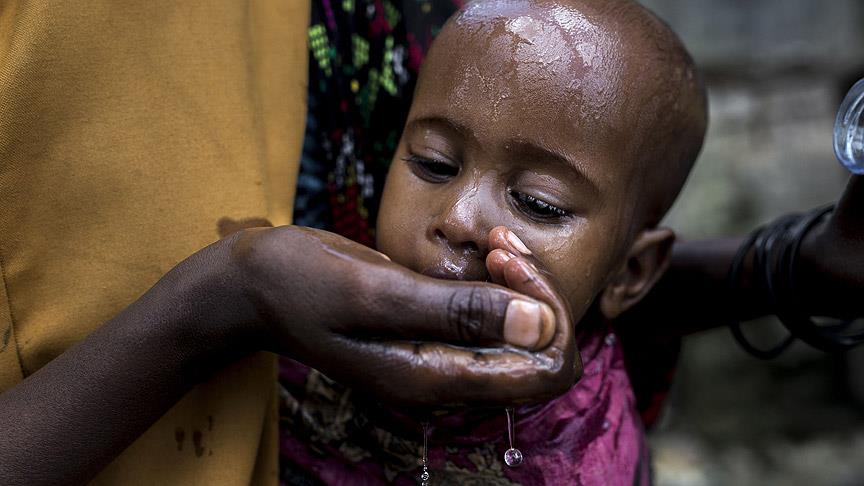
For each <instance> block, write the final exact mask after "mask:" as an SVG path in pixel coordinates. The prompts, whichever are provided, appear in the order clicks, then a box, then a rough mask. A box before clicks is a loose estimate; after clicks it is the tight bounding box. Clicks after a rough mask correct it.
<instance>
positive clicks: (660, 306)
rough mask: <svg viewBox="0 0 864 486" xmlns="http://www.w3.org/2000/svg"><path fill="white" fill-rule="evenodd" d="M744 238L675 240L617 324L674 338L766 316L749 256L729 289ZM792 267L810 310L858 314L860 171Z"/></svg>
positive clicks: (862, 216)
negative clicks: (662, 267)
mask: <svg viewBox="0 0 864 486" xmlns="http://www.w3.org/2000/svg"><path fill="white" fill-rule="evenodd" d="M744 241H745V238H729V239H715V240H697V241H681V242H678V243H676V244H675V246H674V248H673V255H672V262H671V265H670V267H669V270H668V271H667V273H666V274H665V275H664V277H663V278H662V279H661V280H660V281H659V282H658V284H657V285H656V286H655V287H654V288H653V289H652V290H651V292H650V293H649V294H648V296H646V298H645V299H644V300H643V301H642V302H640V303H639V304H638V305H636V306H635V307H633V308H632V309H631V310H630V311H629V312H628V313H627V314H625V315H624V316H622V318H621V320H620V321H619V322H618V323H616V324H617V325H619V326H623V327H626V329H627V331H628V332H633V333H635V334H651V335H661V336H675V335H684V334H689V333H692V332H697V331H700V330H704V329H709V328H712V327H716V326H724V325H728V324H729V323H730V321H732V320H747V319H753V318H756V317H759V316H765V315H770V314H773V313H774V309H772V308H771V305H770V303H769V302H766V301H765V296H764V295H763V294H762V293H761V292H760V291H758V289H756V288H755V287H754V286H753V285H752V281H753V278H752V274H753V271H754V268H753V258H752V254H751V255H748V257H747V258H746V259H745V261H744V265H743V266H742V268H741V276H740V281H739V293H737V295H734V296H733V295H731V293H730V292H729V289H728V285H727V275H728V272H729V268H730V265H731V263H732V261H733V259H734V258H735V255H736V253H737V251H738V248H739V247H740V246H741V245H742V244H743V243H744ZM751 253H752V251H751ZM799 265H800V267H799V274H798V277H797V278H796V284H797V285H798V287H799V295H797V296H796V297H797V298H798V299H800V302H801V304H802V305H803V308H805V309H807V311H808V312H809V313H810V314H811V315H818V316H827V317H837V318H848V317H860V316H862V315H864V299H862V298H861V295H862V291H864V177H862V176H853V177H852V178H851V180H850V181H849V184H848V185H847V187H846V190H845V191H844V193H843V195H842V197H841V198H840V200H839V201H838V203H837V207H836V210H835V211H834V213H833V214H832V215H831V216H830V217H828V218H826V219H825V220H823V221H822V222H821V223H820V224H818V225H817V226H815V227H814V228H813V229H812V230H811V231H810V232H809V233H808V234H807V235H805V237H804V240H803V242H802V245H801V252H800V256H799Z"/></svg>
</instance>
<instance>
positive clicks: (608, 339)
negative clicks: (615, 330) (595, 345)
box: [603, 332, 615, 346]
mask: <svg viewBox="0 0 864 486" xmlns="http://www.w3.org/2000/svg"><path fill="white" fill-rule="evenodd" d="M603 342H604V343H606V346H612V345H613V344H615V335H614V334H612V333H611V332H610V333H609V334H607V335H606V337H605V338H603Z"/></svg>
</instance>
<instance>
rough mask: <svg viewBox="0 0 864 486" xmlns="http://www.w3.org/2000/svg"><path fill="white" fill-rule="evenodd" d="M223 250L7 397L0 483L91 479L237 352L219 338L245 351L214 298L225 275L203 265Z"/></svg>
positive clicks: (211, 252)
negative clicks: (230, 351)
mask: <svg viewBox="0 0 864 486" xmlns="http://www.w3.org/2000/svg"><path fill="white" fill-rule="evenodd" d="M222 253H224V252H220V249H219V248H212V247H211V249H208V250H205V253H204V254H203V256H204V257H205V258H203V259H202V258H199V259H197V260H195V261H192V262H184V264H181V266H180V267H178V268H177V269H175V270H173V271H172V272H171V273H169V274H168V275H166V276H165V277H164V278H163V279H162V280H161V281H160V282H159V283H158V284H157V285H156V286H154V287H153V288H152V289H151V290H150V291H148V292H147V293H146V294H145V295H144V296H142V297H141V299H139V300H138V301H137V302H135V303H134V304H132V305H131V306H130V307H128V308H127V309H126V310H124V311H123V312H122V313H121V314H120V315H118V316H117V317H115V318H114V319H112V320H111V321H109V322H107V323H105V324H104V325H103V326H101V327H100V328H99V329H98V330H96V331H95V332H94V333H92V334H91V335H90V336H88V337H87V338H85V339H84V340H83V341H81V342H80V343H78V344H77V345H75V346H73V347H72V348H70V349H69V350H67V351H66V352H65V353H63V354H62V355H60V356H59V357H58V358H57V359H55V360H53V361H52V362H51V363H49V364H48V365H46V366H45V367H43V368H42V369H40V370H38V371H37V372H36V373H34V374H33V375H31V376H29V377H28V378H27V379H26V380H24V381H23V382H22V383H20V384H19V385H17V386H16V387H14V388H12V389H10V390H8V391H6V392H5V393H3V394H2V395H0V430H2V431H3V433H2V434H0V478H2V481H0V482H2V483H3V484H28V485H33V484H76V483H82V482H86V481H87V480H88V479H90V478H91V477H92V476H93V475H95V474H96V473H98V472H99V471H100V470H101V469H102V468H103V467H104V466H105V465H107V464H108V462H110V461H111V460H112V459H113V458H114V457H115V456H116V455H117V454H119V453H120V452H122V451H123V450H124V449H125V448H126V447H127V446H128V445H129V444H130V443H131V442H132V441H134V440H135V438H137V437H138V436H139V435H140V434H141V433H143V432H144V431H145V430H146V429H147V428H148V427H149V426H150V425H151V424H152V423H153V422H154V421H156V420H157V419H158V418H159V417H160V416H161V415H162V414H164V413H165V412H166V411H167V410H168V409H169V408H170V407H171V406H172V405H173V404H174V403H175V402H176V401H177V400H178V399H179V398H180V397H181V396H182V395H183V394H184V393H185V392H187V391H188V390H189V389H190V388H191V387H192V386H193V385H194V384H195V383H197V382H199V381H201V380H202V379H204V378H205V377H206V376H208V375H209V374H210V373H211V372H212V371H213V370H215V369H216V368H218V367H220V366H221V365H223V364H224V363H226V362H227V361H228V360H230V359H232V358H234V356H229V355H227V354H226V353H225V352H224V351H223V350H224V346H223V344H221V343H227V342H231V343H232V344H234V345H235V348H234V349H235V351H234V352H235V353H236V352H240V353H242V352H243V347H242V346H237V344H238V341H239V342H242V339H238V338H237V337H236V336H234V335H229V334H230V333H233V331H232V330H231V329H232V327H231V326H227V325H225V323H226V322H227V319H228V318H229V316H226V315H218V314H216V313H214V312H213V311H214V310H215V309H216V308H217V306H215V305H214V304H213V303H214V302H216V301H217V299H224V298H225V296H222V295H218V293H216V294H214V289H215V288H218V286H216V285H213V284H212V281H213V280H214V279H218V278H219V277H218V276H215V275H213V272H212V269H211V268H210V266H208V265H205V264H202V262H204V261H207V260H210V259H219V258H224V254H222ZM212 267H213V268H216V267H218V266H217V265H213V266H212ZM219 308H225V306H219ZM230 318H231V319H234V320H236V319H237V317H236V316H232V317H230ZM235 328H236V326H235Z"/></svg>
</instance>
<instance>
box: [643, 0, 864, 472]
mask: <svg viewBox="0 0 864 486" xmlns="http://www.w3.org/2000/svg"><path fill="white" fill-rule="evenodd" d="M642 3H643V4H644V5H646V6H647V7H649V8H650V9H651V10H653V11H654V12H655V13H657V14H658V15H659V16H660V17H661V18H663V19H664V20H666V21H667V22H668V23H669V24H670V25H671V26H672V28H673V29H674V30H675V31H676V32H677V33H678V34H679V35H680V36H681V38H682V39H683V41H684V43H685V45H687V47H688V48H689V50H690V52H691V53H692V54H693V56H694V58H695V59H696V62H697V64H698V65H699V67H700V68H701V70H702V72H703V73H704V74H705V76H706V81H707V85H708V92H709V100H710V113H711V116H710V125H709V129H708V136H707V138H706V144H705V147H704V149H703V152H702V155H701V156H700V159H699V161H698V162H697V164H696V168H695V170H694V172H693V174H692V175H691V176H690V180H689V182H688V184H687V186H686V188H685V190H684V192H683V194H682V195H681V197H680V198H679V200H678V202H677V203H676V205H675V207H674V208H673V210H672V212H671V214H670V215H669V217H668V218H667V224H669V225H670V226H672V227H673V228H675V229H676V230H677V231H678V232H679V234H680V235H682V236H684V237H685V238H702V237H710V236H719V235H732V234H744V233H745V232H747V231H748V230H749V229H752V228H754V227H755V226H756V225H757V224H759V223H763V222H766V221H769V220H771V219H773V218H774V217H776V216H778V215H780V214H783V213H785V212H790V211H796V210H803V209H807V208H810V207H813V206H817V205H821V204H823V203H826V202H830V201H831V200H834V199H836V198H837V196H838V195H839V194H840V193H841V192H842V190H843V187H844V184H845V182H846V180H847V177H848V175H847V173H845V171H844V170H843V169H842V167H841V166H840V165H839V164H838V163H837V162H836V160H835V159H834V156H833V152H832V145H831V141H832V138H831V129H832V127H833V123H834V116H835V114H836V110H837V107H838V105H839V103H840V100H841V99H842V97H843V95H844V94H845V93H846V91H847V90H848V89H849V88H850V87H851V85H852V84H853V83H854V82H855V81H856V80H857V79H859V78H860V77H862V76H864V2H862V1H860V0H831V1H828V2H822V1H815V0H758V1H754V0H643V1H642ZM745 332H746V333H748V335H752V336H753V341H754V342H757V343H764V344H765V345H766V347H767V345H769V344H771V343H773V342H776V340H779V337H780V336H782V331H780V329H779V325H778V324H777V323H776V322H772V321H771V320H766V321H764V322H754V323H752V324H750V325H748V326H747V327H746V328H745ZM650 440H651V445H652V450H653V457H654V469H655V479H656V482H657V484H658V485H661V486H669V485H694V486H697V485H698V486H702V485H730V484H734V485H773V484H778V485H799V484H800V485H862V484H864V349H858V350H853V351H852V352H849V353H846V354H844V355H833V356H829V355H825V354H823V353H821V352H819V351H815V350H813V349H811V348H809V347H807V346H806V345H801V344H796V345H795V346H793V347H792V348H791V349H790V350H788V351H787V352H786V353H785V354H784V355H783V356H781V357H780V358H778V359H775V360H772V361H760V360H758V359H755V358H752V357H750V356H749V355H747V354H746V353H745V352H744V351H742V350H741V349H739V348H738V346H737V344H736V343H735V342H734V340H733V339H732V337H731V334H730V333H729V331H728V330H727V329H716V330H714V331H710V332H705V333H702V334H698V335H694V336H691V337H688V338H686V340H685V343H684V347H683V352H682V357H681V360H680V362H679V368H678V375H677V378H676V380H675V385H674V388H673V391H672V393H671V395H670V399H669V403H668V404H667V409H666V411H665V413H664V416H663V419H662V420H661V422H660V424H659V426H658V427H656V428H655V429H654V430H653V431H651V433H650Z"/></svg>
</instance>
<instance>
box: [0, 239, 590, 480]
mask: <svg viewBox="0 0 864 486" xmlns="http://www.w3.org/2000/svg"><path fill="white" fill-rule="evenodd" d="M513 300H528V301H532V300H533V299H531V298H529V297H526V296H523V295H521V294H518V293H515V292H513V291H511V290H509V289H505V288H503V287H498V286H494V285H491V284H480V283H477V284H470V283H465V282H454V281H444V280H436V279H431V278H428V277H424V276H421V275H418V274H415V273H413V272H410V271H408V270H406V269H404V268H402V267H400V266H398V265H395V264H393V263H390V262H389V261H388V260H387V259H385V258H384V257H383V256H382V255H381V254H379V253H377V252H375V251H373V250H370V249H368V248H366V247H363V246H361V245H359V244H355V243H353V242H350V241H348V240H346V239H344V238H341V237H339V236H336V235H333V234H330V233H326V232H321V231H316V230H309V229H304V228H299V227H281V228H269V229H257V230H249V231H244V232H240V233H236V234H235V235H232V236H230V237H228V238H225V239H223V240H221V241H219V242H217V243H215V244H213V245H211V246H210V247H207V248H205V249H204V250H202V251H200V252H198V253H196V254H194V255H192V256H191V257H190V258H188V259H186V260H185V261H183V262H182V263H181V264H180V265H178V266H177V267H175V268H174V269H173V270H172V271H171V272H169V273H168V274H167V275H166V276H165V277H163V278H162V279H161V280H160V281H159V282H158V283H157V284H156V285H155V286H154V287H153V288H151V289H150V290H149V291H148V292H147V293H145V294H144V295H143V296H142V297H141V298H140V299H139V300H138V301H136V302H134V303H133V304H132V305H130V306H129V307H128V308H126V309H125V310H124V311H123V312H121V313H120V314H119V315H118V316H116V317H115V318H113V319H112V320H110V321H108V322H107V323H105V324H104V325H103V326H101V327H100V328H99V329H98V330H96V331H95V332H94V333H92V334H91V335H90V336H88V337H87V338H85V339H84V340H83V341H81V342H80V343H78V344H77V345H75V346H73V347H71V348H70V349H68V350H67V351H66V352H64V353H63V354H62V355H60V356H59V357H58V358H57V359H55V360H54V361H52V362H50V363H49V364H47V365H46V366H44V367H43V368H41V369H40V370H38V371H37V372H35V373H34V374H32V375H30V376H29V377H28V378H27V379H26V380H24V381H23V382H22V383H20V384H18V385H17V386H15V387H13V388H11V389H9V390H7V391H6V392H4V393H3V394H2V395H0V431H2V433H0V482H2V483H3V484H4V485H16V484H27V485H37V484H79V483H84V482H86V481H87V480H88V479H90V478H92V477H93V476H94V475H95V474H96V473H98V472H99V471H100V470H101V469H102V468H103V467H105V466H106V465H107V464H108V463H109V462H110V461H111V460H112V459H113V458H114V457H115V456H116V455H118V454H119V453H120V452H122V451H123V450H124V449H125V448H126V447H127V446H128V445H129V444H130V443H131V442H132V441H134V440H135V438H137V437H138V436H139V435H140V434H141V433H143V432H144V431H145V430H146V429H147V428H148V427H149V426H150V425H151V424H152V423H153V422H154V421H155V420H157V419H158V418H159V417H160V416H162V414H164V413H165V412H166V411H167V410H168V409H169V408H170V407H171V406H172V405H173V404H174V403H175V402H176V401H177V400H178V399H180V398H181V397H182V396H183V395H184V393H186V392H187V391H188V390H189V389H190V388H191V387H192V386H194V385H195V384H196V383H199V382H201V381H203V380H206V379H207V377H208V376H209V375H210V374H211V373H212V372H214V371H216V370H218V369H219V368H221V367H223V366H225V365H227V364H229V363H231V362H232V361H234V360H236V359H239V358H241V357H243V356H245V355H247V354H249V353H252V352H255V351H259V350H271V351H277V352H281V353H284V354H286V355H288V356H290V357H292V358H295V359H297V360H298V361H301V362H303V363H305V364H307V365H309V366H313V367H315V368H317V369H319V370H320V371H322V372H324V373H325V374H328V375H329V376H331V377H333V378H334V379H338V380H341V381H343V382H347V383H351V384H352V386H355V387H356V388H357V389H358V390H361V391H363V392H368V393H370V394H372V395H373V396H376V397H379V398H381V399H389V400H390V401H392V402H394V403H398V404H401V405H405V406H412V405H417V406H423V405H430V404H456V403H487V404H493V403H494V404H498V403H512V402H513V401H518V400H521V399H525V398H526V397H537V398H544V397H548V396H554V395H557V394H559V393H561V392H563V391H564V390H558V389H555V388H556V387H555V386H549V383H550V379H555V378H557V379H558V382H559V383H564V384H565V385H566V386H567V387H569V386H570V385H572V383H573V382H574V381H575V380H576V379H577V378H578V373H579V371H580V370H577V369H572V368H573V367H570V368H571V369H566V367H564V368H562V367H561V366H560V363H557V364H556V363H554V362H552V360H549V359H544V358H545V356H541V355H543V354H545V353H548V352H550V349H551V348H554V347H555V346H554V345H552V346H546V343H538V344H537V345H536V346H537V347H538V348H539V347H543V346H546V349H543V350H541V351H537V352H519V353H510V352H506V351H504V352H502V351H501V350H500V349H499V350H494V351H491V352H488V355H487V356H483V357H481V358H482V361H483V366H473V367H472V366H470V364H471V362H472V360H475V359H478V358H477V356H476V355H477V354H479V353H482V350H474V349H471V348H467V349H462V350H457V349H456V348H449V350H448V351H442V348H441V346H442V345H440V344H438V345H436V344H432V343H426V344H424V343H418V342H416V341H417V340H418V339H429V340H430V341H437V342H453V343H460V344H464V345H471V344H477V345H483V346H487V347H489V346H495V345H500V344H501V343H503V342H505V341H507V342H510V343H514V344H519V343H526V342H528V343H534V342H536V341H537V337H538V336H540V335H548V334H552V333H550V332H545V333H544V332H543V327H544V326H552V325H556V323H550V322H549V320H548V319H545V320H544V319H543V318H542V317H541V316H540V314H541V313H542V312H541V311H540V308H539V307H537V315H535V316H532V315H526V314H525V313H524V312H522V313H510V314H508V305H509V303H510V302H511V301H513ZM520 308H524V306H523V307H520ZM514 314H519V315H516V316H515V317H514ZM508 317H509V319H508ZM547 331H548V329H547ZM559 331H560V330H559ZM385 339H391V340H395V341H399V340H402V342H401V343H400V342H391V343H385V342H383V340H385ZM408 339H411V340H412V342H411V343H407V342H405V341H407V340H408ZM499 364H500V366H498V365H499ZM466 382H469V383H472V386H471V387H465V386H461V387H460V386H455V385H457V384H459V383H462V384H464V383H466Z"/></svg>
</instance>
